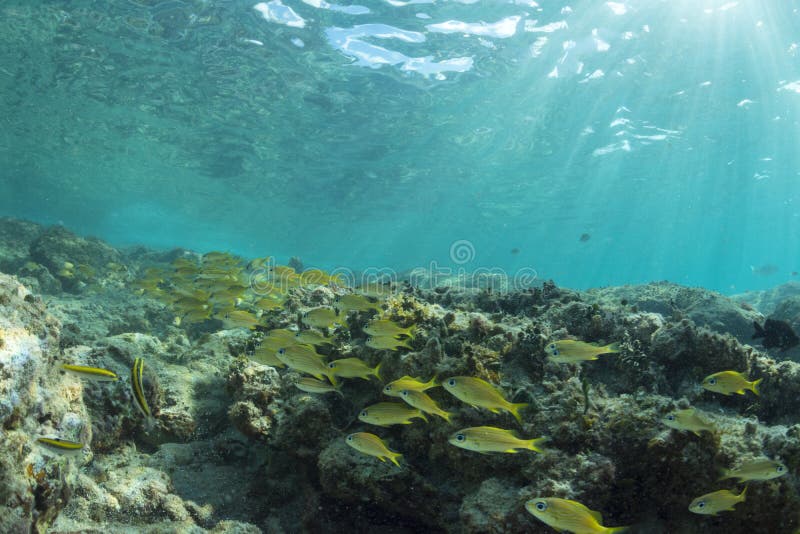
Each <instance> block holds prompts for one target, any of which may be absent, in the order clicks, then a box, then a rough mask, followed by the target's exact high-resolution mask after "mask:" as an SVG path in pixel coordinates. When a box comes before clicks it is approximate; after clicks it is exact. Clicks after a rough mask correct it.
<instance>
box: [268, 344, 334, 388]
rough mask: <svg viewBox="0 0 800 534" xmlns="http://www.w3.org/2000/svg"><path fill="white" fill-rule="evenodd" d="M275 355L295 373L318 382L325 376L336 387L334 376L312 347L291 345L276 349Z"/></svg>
mask: <svg viewBox="0 0 800 534" xmlns="http://www.w3.org/2000/svg"><path fill="white" fill-rule="evenodd" d="M275 355H276V356H277V358H278V359H279V360H280V361H282V362H283V363H285V364H286V365H287V366H289V367H291V368H292V369H295V370H296V371H300V372H301V373H306V374H309V375H311V376H313V377H314V378H316V379H318V380H322V377H323V376H327V377H328V380H330V381H331V384H333V385H334V386H335V385H337V383H336V377H335V375H334V374H333V373H331V372H330V370H329V369H328V366H327V365H326V364H325V361H324V360H323V359H322V356H320V355H319V354H317V351H315V350H314V348H313V347H309V346H308V345H291V346H289V347H283V348H281V349H278V352H276V353H275Z"/></svg>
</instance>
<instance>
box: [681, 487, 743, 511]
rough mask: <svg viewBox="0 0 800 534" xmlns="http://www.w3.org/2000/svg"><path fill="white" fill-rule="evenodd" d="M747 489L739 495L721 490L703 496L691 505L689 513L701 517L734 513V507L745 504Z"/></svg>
mask: <svg viewBox="0 0 800 534" xmlns="http://www.w3.org/2000/svg"><path fill="white" fill-rule="evenodd" d="M746 493H747V487H745V488H744V489H743V490H742V492H741V493H740V494H739V495H736V494H735V493H733V492H732V491H730V490H719V491H714V492H711V493H706V494H705V495H701V496H700V497H698V498H696V499H695V500H693V501H692V503H691V504H690V505H689V511H690V512H694V513H695V514H700V515H717V514H718V513H720V512H733V511H734V508H733V507H734V506H736V505H737V504H739V503H740V502H744V497H745V494H746Z"/></svg>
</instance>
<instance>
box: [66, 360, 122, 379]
mask: <svg viewBox="0 0 800 534" xmlns="http://www.w3.org/2000/svg"><path fill="white" fill-rule="evenodd" d="M61 368H62V369H64V370H65V371H68V372H69V373H71V374H74V375H76V376H79V377H81V378H85V379H87V380H95V381H97V382H116V381H117V380H119V377H118V376H117V373H115V372H113V371H109V370H108V369H101V368H99V367H88V366H86V365H72V364H70V363H65V364H62V365H61Z"/></svg>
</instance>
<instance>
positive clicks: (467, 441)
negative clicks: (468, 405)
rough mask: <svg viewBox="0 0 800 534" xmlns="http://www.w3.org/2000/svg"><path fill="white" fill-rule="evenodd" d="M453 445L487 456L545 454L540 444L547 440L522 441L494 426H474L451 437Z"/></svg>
mask: <svg viewBox="0 0 800 534" xmlns="http://www.w3.org/2000/svg"><path fill="white" fill-rule="evenodd" d="M448 441H449V442H450V444H451V445H455V446H456V447H460V448H462V449H466V450H468V451H474V452H480V453H482V454H486V453H489V452H506V453H516V452H519V450H517V449H527V450H530V451H535V452H543V451H542V449H540V448H539V444H540V443H542V442H543V441H545V438H534V439H520V438H518V437H517V436H515V435H514V433H513V432H512V431H511V430H505V429H503V428H495V427H492V426H474V427H471V428H463V429H461V430H459V431H458V432H456V433H454V434H453V435H451V436H450V439H449V440H448Z"/></svg>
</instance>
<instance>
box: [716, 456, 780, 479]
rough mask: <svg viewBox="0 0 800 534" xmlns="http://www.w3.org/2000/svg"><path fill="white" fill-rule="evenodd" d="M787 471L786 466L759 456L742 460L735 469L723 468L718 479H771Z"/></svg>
mask: <svg viewBox="0 0 800 534" xmlns="http://www.w3.org/2000/svg"><path fill="white" fill-rule="evenodd" d="M786 473H787V470H786V466H785V465H783V464H782V463H780V462H776V461H775V460H770V459H769V458H759V459H757V460H751V461H749V462H744V463H743V464H742V465H740V466H739V467H737V468H736V469H725V470H724V471H723V474H722V476H721V477H720V478H719V480H725V479H726V478H738V479H739V482H746V481H749V480H771V479H773V478H778V477H782V476H783V475H785V474H786Z"/></svg>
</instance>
